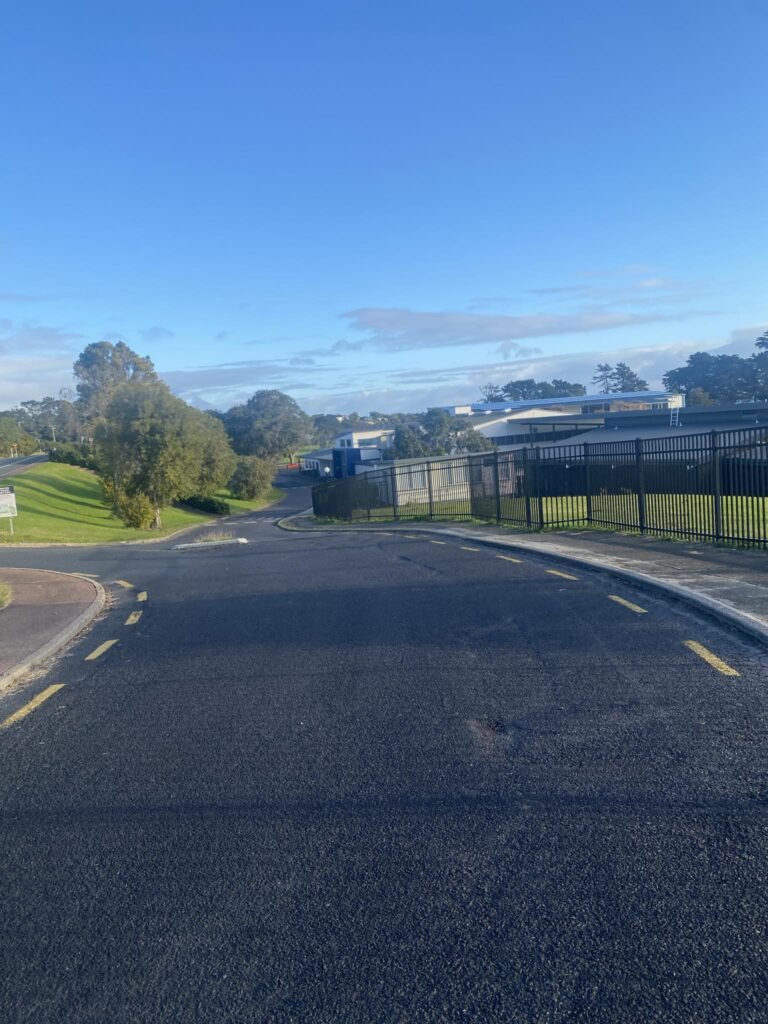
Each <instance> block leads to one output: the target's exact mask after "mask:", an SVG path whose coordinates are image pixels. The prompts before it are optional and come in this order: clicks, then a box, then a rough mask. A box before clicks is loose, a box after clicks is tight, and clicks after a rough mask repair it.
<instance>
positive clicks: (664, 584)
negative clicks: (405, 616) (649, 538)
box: [275, 509, 768, 646]
mask: <svg viewBox="0 0 768 1024" xmlns="http://www.w3.org/2000/svg"><path fill="white" fill-rule="evenodd" d="M311 511H312V510H311V509H310V510H309V511H308V512H299V513H298V514H297V515H293V516H286V518H285V519H281V520H280V521H279V522H277V523H276V524H275V525H276V526H278V527H280V529H282V530H289V531H293V532H295V533H375V532H376V531H377V529H379V528H381V529H383V530H390V531H391V529H392V527H393V526H398V527H400V528H401V529H403V530H407V531H408V533H434V534H438V535H440V536H445V535H446V534H447V535H448V536H449V537H456V538H457V539H459V540H471V541H472V543H473V544H481V545H483V546H485V547H490V548H502V549H509V548H512V549H514V550H516V551H522V552H526V553H527V554H529V555H534V556H536V557H540V558H543V559H545V560H546V561H550V562H560V563H563V562H565V563H567V564H570V565H571V566H574V567H578V568H582V569H589V570H591V571H593V572H600V573H605V574H607V575H609V576H613V577H615V578H616V579H619V580H624V581H626V582H627V583H632V584H633V585H634V586H636V587H641V588H643V589H645V590H650V591H659V592H661V593H663V594H664V595H665V596H666V597H671V598H673V599H675V600H677V601H680V602H681V603H683V604H686V605H689V606H690V607H692V608H695V609H696V611H698V612H702V613H703V614H705V615H706V616H707V617H709V618H712V619H715V620H716V621H717V622H719V623H721V624H724V625H727V626H730V627H731V628H736V629H738V630H740V631H741V632H743V633H746V634H747V635H748V636H750V637H751V638H752V639H753V640H759V641H760V642H761V643H763V644H765V645H766V646H768V626H766V625H765V623H764V622H762V621H761V620H760V619H758V618H757V617H756V616H752V615H749V613H747V612H742V611H739V610H738V609H736V608H731V607H730V606H729V605H726V604H723V602H722V601H717V600H716V599H715V598H712V597H707V596H706V595H704V594H697V593H696V592H695V591H693V590H689V588H688V587H683V586H681V585H680V584H679V583H671V582H669V581H667V580H659V579H656V577H654V576H650V575H647V574H646V573H641V572H637V571H635V570H633V569H624V568H622V567H621V566H618V565H610V564H607V563H606V562H603V561H600V560H598V559H597V558H592V557H589V556H586V557H585V556H584V555H575V554H573V553H572V552H570V551H564V550H562V549H558V550H556V551H555V550H546V549H545V548H543V547H540V546H538V545H536V544H535V543H534V544H531V543H530V542H526V541H524V540H515V539H513V538H509V539H507V538H506V537H503V538H502V537H482V536H478V535H477V534H476V533H474V532H472V531H470V530H461V529H456V528H451V527H441V528H440V529H439V530H436V529H434V528H433V527H431V526H425V525H424V524H423V523H408V524H406V523H392V522H387V523H381V524H376V526H364V527H362V528H360V527H354V526H342V527H323V526H312V527H309V528H308V527H301V526H295V525H292V524H291V523H290V520H296V519H301V518H307V517H308V515H310V514H311Z"/></svg>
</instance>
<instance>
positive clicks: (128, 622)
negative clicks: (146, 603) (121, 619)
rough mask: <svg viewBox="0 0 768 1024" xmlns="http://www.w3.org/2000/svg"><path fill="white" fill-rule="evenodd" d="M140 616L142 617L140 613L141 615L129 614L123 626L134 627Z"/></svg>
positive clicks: (138, 613)
mask: <svg viewBox="0 0 768 1024" xmlns="http://www.w3.org/2000/svg"><path fill="white" fill-rule="evenodd" d="M141 615H142V613H141V612H131V614H130V615H129V616H128V618H127V619H126V620H125V625H126V626H135V625H136V623H137V622H138V621H139V619H140V618H141Z"/></svg>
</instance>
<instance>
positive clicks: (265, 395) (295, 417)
mask: <svg viewBox="0 0 768 1024" xmlns="http://www.w3.org/2000/svg"><path fill="white" fill-rule="evenodd" d="M222 419H223V421H224V426H225V427H226V429H227V433H228V434H229V436H230V438H231V440H232V447H233V448H234V449H235V451H236V452H237V453H238V454H239V455H258V456H259V458H262V459H264V458H267V459H269V458H277V457H278V456H281V455H284V454H285V453H286V452H289V451H291V450H292V449H294V448H296V447H297V446H298V445H300V444H302V443H303V442H305V441H307V440H308V439H309V438H311V436H312V420H311V419H310V418H309V416H307V414H306V413H305V412H303V411H302V410H301V409H300V408H299V406H298V404H297V403H296V401H295V400H294V399H293V398H291V397H290V396H289V395H285V394H283V392H282V391H274V390H271V391H257V392H256V393H255V394H254V395H251V397H250V398H249V399H248V401H247V402H246V403H245V404H244V405H235V406H233V407H232V408H231V409H230V410H229V411H228V412H226V413H224V415H223V417H222Z"/></svg>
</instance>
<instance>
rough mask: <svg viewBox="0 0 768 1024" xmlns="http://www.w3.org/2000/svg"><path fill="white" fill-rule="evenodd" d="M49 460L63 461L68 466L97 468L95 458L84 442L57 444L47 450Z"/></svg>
mask: <svg viewBox="0 0 768 1024" xmlns="http://www.w3.org/2000/svg"><path fill="white" fill-rule="evenodd" d="M48 458H49V459H50V460H51V462H65V463H66V464H67V465H68V466H82V467H83V469H97V468H98V466H97V464H96V458H95V456H94V454H93V451H92V449H91V448H90V447H89V446H88V445H86V444H57V445H56V447H55V448H51V450H50V451H49V452H48Z"/></svg>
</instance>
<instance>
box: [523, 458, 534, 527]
mask: <svg viewBox="0 0 768 1024" xmlns="http://www.w3.org/2000/svg"><path fill="white" fill-rule="evenodd" d="M523 495H524V497H525V525H526V526H527V528H528V529H529V530H530V528H531V526H532V525H533V520H532V519H531V465H530V459H529V458H528V449H527V448H523Z"/></svg>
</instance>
